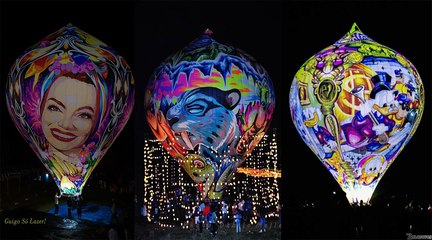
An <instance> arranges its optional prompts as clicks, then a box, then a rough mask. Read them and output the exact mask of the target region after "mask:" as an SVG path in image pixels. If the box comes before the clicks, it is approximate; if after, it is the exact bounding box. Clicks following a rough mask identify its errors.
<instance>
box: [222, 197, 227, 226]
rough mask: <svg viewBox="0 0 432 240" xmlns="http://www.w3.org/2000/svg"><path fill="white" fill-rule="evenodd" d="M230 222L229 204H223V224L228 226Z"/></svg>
mask: <svg viewBox="0 0 432 240" xmlns="http://www.w3.org/2000/svg"><path fill="white" fill-rule="evenodd" d="M227 221H228V204H226V203H225V202H223V203H222V222H223V223H224V224H226V223H227Z"/></svg>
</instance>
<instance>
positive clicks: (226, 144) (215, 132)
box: [145, 32, 275, 199]
mask: <svg viewBox="0 0 432 240" xmlns="http://www.w3.org/2000/svg"><path fill="white" fill-rule="evenodd" d="M274 107H275V94H274V90H273V86H272V83H271V81H270V77H269V75H268V74H267V72H266V71H265V70H264V68H263V67H262V66H260V65H259V64H258V63H257V62H256V61H255V60H254V59H253V58H252V57H250V56H249V55H247V54H245V53H244V52H242V51H241V50H238V49H236V48H234V47H232V46H228V45H224V44H220V43H218V42H216V41H215V40H214V39H213V38H212V37H211V36H210V33H209V32H206V33H205V34H203V35H202V36H201V37H199V38H197V39H196V40H195V41H193V42H192V43H190V44H189V45H188V46H187V47H185V48H184V49H182V50H181V51H179V52H177V53H176V54H174V55H173V56H171V57H169V58H168V59H167V60H166V61H165V62H163V63H162V64H161V65H160V66H159V67H158V68H157V69H156V71H155V73H154V74H153V76H152V78H151V79H150V82H149V84H148V86H147V90H146V97H145V108H146V117H147V121H148V123H149V125H150V128H151V130H152V131H153V133H154V134H155V136H156V137H157V139H158V140H160V142H161V144H162V145H163V146H164V148H165V149H166V150H167V151H168V152H169V153H170V154H171V155H172V156H173V157H175V158H176V159H177V160H178V162H179V164H180V166H181V167H183V169H184V170H185V171H186V173H187V174H188V175H189V176H190V177H191V178H192V180H194V181H195V182H196V183H198V184H199V185H200V187H202V188H200V189H202V193H203V197H209V198H211V199H217V198H221V197H222V193H223V190H224V189H225V187H226V186H227V184H228V183H229V181H230V180H231V178H232V177H233V174H234V172H235V171H236V169H237V168H238V167H239V166H240V165H241V164H242V163H243V162H244V160H245V159H246V157H247V156H248V155H249V154H250V153H251V152H252V150H253V149H254V147H255V146H256V145H257V144H258V142H259V141H260V140H261V138H262V137H263V135H264V133H265V131H266V130H267V129H268V127H269V124H270V120H271V116H272V114H273V110H274Z"/></svg>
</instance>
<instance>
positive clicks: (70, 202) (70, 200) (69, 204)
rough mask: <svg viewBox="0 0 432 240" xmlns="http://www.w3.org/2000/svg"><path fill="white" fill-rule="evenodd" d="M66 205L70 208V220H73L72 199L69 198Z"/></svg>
mask: <svg viewBox="0 0 432 240" xmlns="http://www.w3.org/2000/svg"><path fill="white" fill-rule="evenodd" d="M66 203H67V208H68V218H72V198H71V197H68V199H67V201H66Z"/></svg>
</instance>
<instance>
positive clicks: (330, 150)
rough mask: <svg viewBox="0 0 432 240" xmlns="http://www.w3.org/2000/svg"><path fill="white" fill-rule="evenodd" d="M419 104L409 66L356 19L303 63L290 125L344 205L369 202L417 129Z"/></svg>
mask: <svg viewBox="0 0 432 240" xmlns="http://www.w3.org/2000/svg"><path fill="white" fill-rule="evenodd" d="M423 107H424V89H423V84H422V81H421V79H420V75H419V74H418V72H417V70H416V68H415V67H414V65H413V64H412V63H411V62H410V61H408V59H406V58H405V57H404V56H402V54H400V53H399V52H397V51H395V50H393V49H390V48H388V47H386V46H383V45H381V44H379V43H377V42H375V41H373V40H372V39H370V38H369V37H367V36H366V35H364V34H363V33H362V32H361V31H360V30H359V29H358V27H357V25H356V24H354V25H353V27H352V29H351V31H350V32H348V33H347V34H346V35H345V36H344V37H343V38H342V39H340V40H339V41H337V42H336V43H334V44H333V45H331V46H330V47H327V48H325V49H324V50H322V51H320V52H319V53H317V54H315V55H314V56H312V57H311V58H310V59H309V60H307V61H306V63H305V64H303V66H302V67H301V68H300V70H299V71H298V72H297V74H296V75H295V78H294V81H293V83H292V86H291V92H290V109H291V116H292V119H293V121H294V125H295V126H296V127H297V130H298V132H299V134H300V136H301V137H302V138H303V140H304V141H305V142H306V144H307V145H308V146H309V147H310V148H311V149H312V151H313V152H314V153H315V154H316V155H317V156H318V158H319V159H320V160H321V162H322V163H323V164H324V165H325V166H326V168H327V169H328V170H329V171H330V173H331V174H332V175H333V177H334V178H335V179H336V181H337V182H338V183H339V185H340V186H341V187H342V189H343V190H344V191H345V192H346V195H347V198H348V200H349V202H350V203H354V202H360V201H363V202H365V203H366V202H369V200H370V198H371V196H372V194H373V192H374V190H375V188H376V186H377V184H378V182H379V180H380V179H381V178H382V176H383V175H384V173H385V171H386V170H387V169H388V167H389V166H390V165H391V164H392V163H393V161H394V159H395V158H396V157H397V155H398V154H399V153H400V152H401V151H402V149H403V147H404V146H405V145H406V144H407V143H408V141H409V140H410V139H411V137H412V136H413V134H414V132H415V130H416V129H417V126H418V124H419V123H420V119H421V116H422V113H423Z"/></svg>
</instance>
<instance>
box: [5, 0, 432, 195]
mask: <svg viewBox="0 0 432 240" xmlns="http://www.w3.org/2000/svg"><path fill="white" fill-rule="evenodd" d="M0 6H1V27H0V29H1V33H0V36H1V42H0V53H1V58H0V61H1V62H0V64H1V71H0V77H1V84H0V92H1V93H2V94H1V98H0V104H1V106H0V115H1V122H0V126H1V128H0V129H1V135H0V136H1V139H0V143H1V148H0V151H1V152H0V157H1V165H0V166H1V168H2V171H4V170H7V169H14V168H15V169H16V168H30V167H41V166H42V164H41V163H40V162H39V161H38V160H37V159H36V157H35V155H34V153H33V152H32V150H31V149H30V147H28V145H27V144H26V143H25V141H24V140H23V138H22V137H21V136H20V135H19V134H18V131H17V130H16V128H15V126H13V123H12V121H11V119H10V117H9V114H8V112H7V110H6V106H5V95H4V91H5V84H6V79H7V78H6V77H7V73H8V71H9V68H10V66H11V65H12V63H13V61H14V60H15V59H16V58H17V57H18V56H19V55H21V54H22V53H23V52H24V50H25V49H26V48H27V47H30V46H31V45H33V44H34V43H36V42H38V41H39V40H41V39H42V38H43V37H45V36H46V35H48V34H50V33H52V32H55V31H57V30H58V29H59V28H61V27H63V26H65V25H66V24H68V23H72V24H73V25H75V26H77V27H78V28H80V29H82V30H83V31H85V32H88V33H90V34H91V35H93V36H95V37H97V38H99V39H100V40H102V41H103V42H105V43H107V44H108V45H110V46H111V47H113V48H114V49H115V50H117V52H119V53H120V54H121V55H122V56H123V57H124V58H125V59H126V60H127V62H128V63H129V65H130V66H131V68H132V70H133V71H134V73H135V79H136V89H135V90H136V98H135V99H136V100H135V107H134V111H133V114H132V116H131V118H130V120H129V122H128V124H127V125H126V127H125V129H124V130H123V132H122V133H121V134H120V135H119V137H118V139H117V140H116V142H114V144H113V145H112V147H111V149H110V150H109V151H108V153H107V154H106V155H105V157H104V158H103V159H102V161H101V163H100V164H99V166H98V167H97V168H96V169H95V172H97V171H101V172H102V171H105V172H109V173H115V174H120V175H127V176H134V177H135V181H136V182H137V191H138V193H139V192H140V191H142V174H143V167H142V162H143V156H142V153H143V143H144V137H145V134H146V133H147V134H150V136H151V133H150V132H149V129H148V126H147V122H146V121H145V116H144V109H143V102H144V101H143V99H144V89H145V87H146V84H147V80H148V79H149V77H150V76H151V74H152V72H153V70H154V69H155V68H156V67H157V66H158V64H159V63H160V62H162V61H163V60H164V59H165V58H166V57H168V56H169V55H171V54H173V53H175V52H177V51H178V50H179V49H181V48H183V47H184V46H185V45H187V44H188V43H189V42H191V41H192V40H194V39H195V38H197V37H198V36H200V34H201V33H202V32H203V31H204V30H205V29H206V28H210V29H212V30H213V32H214V38H215V39H216V40H217V41H219V42H221V43H225V44H229V45H232V46H235V47H238V48H240V49H242V50H244V51H245V52H247V53H249V54H250V55H252V56H253V57H254V58H255V59H256V60H257V61H258V62H259V63H261V65H263V66H264V68H265V69H266V70H267V71H268V73H269V74H270V76H271V77H272V81H273V84H274V87H275V89H276V96H277V100H276V110H275V113H274V119H273V121H272V123H271V124H272V127H276V128H278V137H279V156H280V158H279V161H281V162H282V171H283V174H282V176H283V181H282V183H283V184H282V185H281V186H280V189H281V193H282V201H283V202H284V203H286V204H289V203H295V202H297V201H300V200H304V199H316V200H320V199H324V198H328V197H329V196H330V195H331V194H332V192H333V191H336V192H337V194H338V196H341V197H340V200H342V201H346V200H345V199H344V196H343V192H342V190H341V189H340V188H339V186H338V185H337V183H336V181H335V180H334V179H333V178H332V176H331V175H330V173H328V172H327V171H326V169H325V167H324V166H323V165H322V164H321V163H320V162H319V160H318V159H317V157H315V156H314V155H313V153H312V151H310V150H309V148H308V147H307V146H306V145H305V144H304V143H303V141H302V140H301V139H300V137H299V136H298V134H297V131H296V129H295V128H294V125H293V123H292V121H291V117H290V115H289V104H288V95H289V88H290V85H291V82H292V80H293V77H294V75H295V73H296V72H297V70H298V69H299V67H300V66H301V65H302V64H303V63H304V62H305V61H306V60H307V59H308V58H309V57H311V56H312V55H313V54H315V53H317V52H318V51H320V50H322V49H324V48H325V47H327V46H329V45H331V44H333V43H334V42H335V41H337V40H338V39H340V38H341V37H342V36H343V35H344V34H345V33H346V32H348V31H349V29H350V28H351V25H352V23H353V22H356V23H357V24H358V26H359V28H360V29H361V30H362V31H363V32H364V33H365V34H366V35H368V36H369V37H370V38H372V39H374V40H375V41H377V42H379V43H381V44H384V45H386V46H388V47H390V48H392V49H395V50H396V51H398V52H400V53H402V54H403V55H404V56H405V57H407V58H408V59H409V60H410V61H411V62H412V63H413V64H414V65H415V66H416V68H417V70H418V72H419V73H420V76H421V77H422V80H423V84H424V88H425V92H426V105H425V111H424V114H423V118H422V121H421V123H420V126H419V128H418V129H417V133H416V134H415V135H414V137H413V138H412V139H411V141H410V142H409V143H408V145H407V146H406V147H405V149H404V150H403V151H402V153H401V154H400V155H399V157H397V158H396V160H395V162H394V163H393V164H392V166H391V167H390V169H389V170H388V171H387V173H386V174H385V175H384V177H383V178H382V180H381V182H380V183H379V184H378V187H377V189H376V191H375V195H377V196H383V197H386V196H390V195H394V194H397V195H401V194H405V193H408V194H411V195H414V196H416V197H418V198H419V199H427V200H429V201H430V200H431V189H432V187H431V183H432V178H431V172H432V170H431V161H432V148H431V146H432V134H431V133H432V132H431V111H430V107H431V106H430V103H431V95H430V92H431V84H430V82H431V81H430V79H431V77H432V76H431V71H432V70H431V69H432V68H431V64H432V63H431V54H432V51H431V43H432V40H431V29H432V26H431V22H432V19H431V16H432V15H431V9H432V8H431V3H430V2H425V1H424V2H413V1H409V2H408V1H407V2H404V1H398V2H390V1H384V2H375V1H374V2H369V3H366V2H346V3H344V2H337V1H317V2H305V3H304V2H289V3H288V5H287V6H284V7H281V3H280V2H277V1H275V2H256V1H251V2H249V1H239V2H233V3H231V2H210V1H204V2H195V1H192V2H162V3H157V2H135V3H133V2H113V1H108V2H103V1H99V2H69V3H68V2H63V1H62V2H58V3H57V2H40V3H33V2H15V1H14V2H5V1H2V2H1V5H0Z"/></svg>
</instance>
